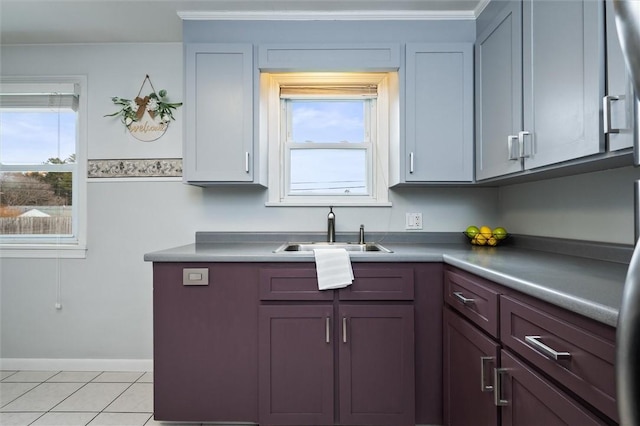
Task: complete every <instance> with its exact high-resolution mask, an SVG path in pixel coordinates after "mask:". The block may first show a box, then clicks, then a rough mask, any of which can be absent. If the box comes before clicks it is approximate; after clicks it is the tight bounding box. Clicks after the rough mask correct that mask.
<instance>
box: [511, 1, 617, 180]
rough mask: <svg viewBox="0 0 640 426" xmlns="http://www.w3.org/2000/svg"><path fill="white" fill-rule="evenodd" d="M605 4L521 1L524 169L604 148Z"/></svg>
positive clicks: (585, 154)
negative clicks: (601, 128) (602, 116)
mask: <svg viewBox="0 0 640 426" xmlns="http://www.w3.org/2000/svg"><path fill="white" fill-rule="evenodd" d="M603 8H604V5H603V4H602V2H597V1H592V0H582V1H554V2H550V1H531V0H525V1H524V3H523V33H522V34H523V40H522V41H523V88H524V93H523V105H524V129H523V130H525V131H527V132H529V133H530V135H526V136H524V145H525V157H526V158H525V160H524V161H525V169H532V168H536V167H541V166H545V165H549V164H554V163H559V162H562V161H566V160H572V159H576V158H580V157H584V156H587V155H591V154H596V153H599V152H602V151H603V150H604V136H603V135H602V133H601V132H600V107H601V99H602V96H603V94H604V91H603V86H604V79H603V78H604V70H603V63H604V62H603V58H604V56H603V41H604V38H603V28H604V20H603V17H604V14H603Z"/></svg>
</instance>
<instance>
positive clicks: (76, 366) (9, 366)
mask: <svg viewBox="0 0 640 426" xmlns="http://www.w3.org/2000/svg"><path fill="white" fill-rule="evenodd" d="M0 370H29V371H153V360H152V359H60V358H0Z"/></svg>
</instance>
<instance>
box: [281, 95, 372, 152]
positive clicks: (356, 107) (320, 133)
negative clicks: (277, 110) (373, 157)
mask: <svg viewBox="0 0 640 426" xmlns="http://www.w3.org/2000/svg"><path fill="white" fill-rule="evenodd" d="M292 133H293V135H292V136H293V139H294V141H296V142H304V141H308V140H311V141H314V142H340V141H341V140H346V141H348V142H362V141H363V137H364V107H363V103H362V101H357V102H349V101H310V102H306V101H293V126H292ZM338 138H340V139H338Z"/></svg>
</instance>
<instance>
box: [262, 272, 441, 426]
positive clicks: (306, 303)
mask: <svg viewBox="0 0 640 426" xmlns="http://www.w3.org/2000/svg"><path fill="white" fill-rule="evenodd" d="M353 269H354V275H355V280H354V283H353V285H352V286H350V287H348V288H346V289H342V290H338V291H332V292H319V291H318V290H317V282H316V279H315V267H314V266H313V265H301V264H298V265H283V266H280V267H278V266H275V265H272V266H271V267H269V268H267V269H264V270H262V271H261V273H260V288H261V290H260V298H261V300H262V304H261V306H260V369H259V370H260V391H259V394H260V404H259V410H260V417H259V418H260V424H261V426H271V425H297V426H302V425H313V426H325V425H327V426H328V425H333V424H340V425H368V426H374V425H380V426H383V425H384V426H414V425H415V424H416V423H422V422H424V423H432V424H437V423H439V422H440V421H441V418H442V414H441V413H442V408H441V401H442V398H441V391H440V385H439V384H440V383H441V380H442V372H441V368H440V365H441V364H440V363H441V338H440V335H441V316H440V315H441V310H442V304H441V302H440V301H439V299H438V297H440V298H441V297H442V290H441V289H442V287H441V283H442V281H441V280H442V267H441V265H440V264H425V265H419V264H377V265H372V264H357V263H355V264H354V265H353ZM440 300H441V299H440ZM416 333H417V334H416ZM420 333H424V335H423V334H420ZM416 336H419V337H416ZM417 395H421V396H425V398H424V400H423V399H420V400H417V399H416V396H417ZM418 419H420V420H418Z"/></svg>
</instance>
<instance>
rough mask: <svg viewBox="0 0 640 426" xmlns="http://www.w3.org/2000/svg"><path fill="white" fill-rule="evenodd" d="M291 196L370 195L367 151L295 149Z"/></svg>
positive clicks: (292, 152)
mask: <svg viewBox="0 0 640 426" xmlns="http://www.w3.org/2000/svg"><path fill="white" fill-rule="evenodd" d="M289 194H290V195H300V194H314V195H368V194H369V188H367V153H366V150H364V149H292V150H291V188H290V190H289Z"/></svg>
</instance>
